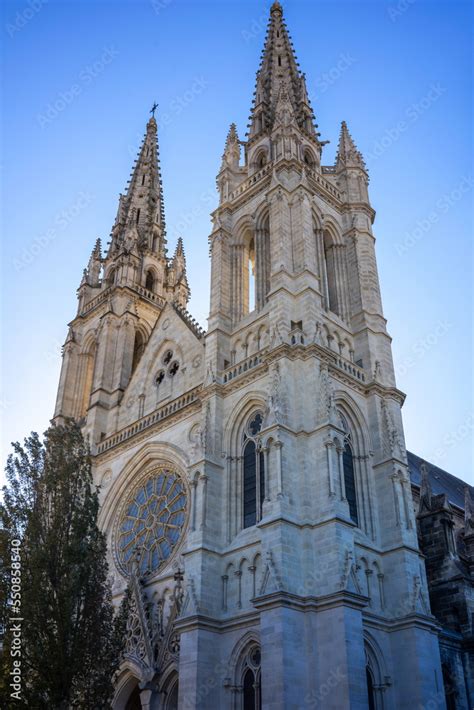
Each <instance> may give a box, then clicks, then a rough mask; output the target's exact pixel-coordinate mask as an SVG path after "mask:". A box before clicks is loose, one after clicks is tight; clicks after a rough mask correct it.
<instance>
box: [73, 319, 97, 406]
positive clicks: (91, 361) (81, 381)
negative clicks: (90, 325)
mask: <svg viewBox="0 0 474 710" xmlns="http://www.w3.org/2000/svg"><path fill="white" fill-rule="evenodd" d="M96 358H97V332H96V330H89V331H87V333H86V334H85V336H84V338H83V340H82V346H81V349H80V352H79V368H78V372H79V374H78V379H77V382H76V387H77V390H76V396H75V397H74V400H75V402H76V406H75V409H76V410H77V411H75V412H74V414H75V416H77V417H79V418H81V417H85V416H86V414H87V410H88V409H89V403H90V397H91V394H92V391H93V389H94V377H95V366H96Z"/></svg>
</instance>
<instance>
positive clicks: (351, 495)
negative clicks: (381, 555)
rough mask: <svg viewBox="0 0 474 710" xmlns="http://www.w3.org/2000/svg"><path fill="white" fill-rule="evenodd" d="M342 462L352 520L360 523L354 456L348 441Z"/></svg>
mask: <svg viewBox="0 0 474 710" xmlns="http://www.w3.org/2000/svg"><path fill="white" fill-rule="evenodd" d="M342 464H343V469H344V484H345V488H346V498H347V502H348V503H349V513H350V516H351V520H353V521H354V522H355V524H356V525H358V524H359V516H358V514H357V493H356V483H355V474H354V456H353V454H352V449H351V445H350V444H349V442H346V445H345V447H344V451H343V454H342Z"/></svg>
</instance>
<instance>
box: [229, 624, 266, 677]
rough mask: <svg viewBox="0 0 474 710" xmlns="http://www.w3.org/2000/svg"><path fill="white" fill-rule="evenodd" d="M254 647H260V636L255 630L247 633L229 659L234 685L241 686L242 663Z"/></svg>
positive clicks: (238, 642) (236, 645)
mask: <svg viewBox="0 0 474 710" xmlns="http://www.w3.org/2000/svg"><path fill="white" fill-rule="evenodd" d="M253 645H256V646H260V635H259V633H258V632H257V631H254V630H253V629H252V630H251V631H247V632H246V633H245V634H244V635H243V636H242V638H240V639H239V640H238V641H237V643H236V644H235V646H234V648H233V650H232V653H231V655H230V658H229V663H228V667H229V669H230V672H231V674H232V678H233V680H234V685H239V684H240V674H241V672H242V661H243V659H244V658H245V654H246V652H247V651H248V650H249V648H251V647H252V646H253Z"/></svg>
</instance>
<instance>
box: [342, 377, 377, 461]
mask: <svg viewBox="0 0 474 710" xmlns="http://www.w3.org/2000/svg"><path fill="white" fill-rule="evenodd" d="M334 399H335V404H336V407H337V409H339V410H340V411H341V413H342V414H343V415H344V417H345V418H346V419H347V421H348V424H349V426H350V427H351V431H352V432H354V434H355V435H356V437H357V439H356V441H357V449H358V452H366V453H368V452H369V451H371V450H372V441H371V437H370V433H369V427H368V426H367V421H366V418H365V415H364V414H363V412H362V410H361V408H360V407H359V405H358V404H357V402H356V401H355V400H354V399H353V398H352V397H351V396H350V395H349V394H348V393H347V392H346V391H345V390H342V389H339V390H336V391H335V393H334Z"/></svg>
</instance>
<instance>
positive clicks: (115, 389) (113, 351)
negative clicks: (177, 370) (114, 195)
mask: <svg viewBox="0 0 474 710" xmlns="http://www.w3.org/2000/svg"><path fill="white" fill-rule="evenodd" d="M189 293H190V292H189V286H188V281H187V277H186V259H185V256H184V248H183V243H182V241H181V239H180V240H179V241H178V245H177V248H176V252H175V254H174V256H173V258H172V259H171V260H170V259H168V257H167V252H166V228H165V217H164V207H163V192H162V181H161V173H160V164H159V157H158V141H157V124H156V120H155V118H154V116H153V117H152V118H151V119H150V120H149V121H148V124H147V127H146V134H145V137H144V139H143V143H142V146H141V148H140V151H139V153H138V156H137V159H136V161H135V163H134V166H133V170H132V173H131V176H130V180H129V183H128V187H127V191H126V193H125V194H124V195H120V198H119V207H118V211H117V217H116V219H115V224H114V226H113V227H112V232H111V236H110V242H109V244H108V250H107V253H106V255H105V256H104V257H102V253H101V241H100V239H98V240H97V242H96V244H95V247H94V249H93V251H92V254H91V256H90V259H89V263H88V265H87V268H86V269H84V273H83V277H82V281H81V283H80V286H79V289H78V311H77V315H76V317H75V318H74V320H73V321H72V322H71V323H70V325H69V333H68V336H67V339H66V342H65V345H64V358H63V366H62V370H61V378H60V384H59V391H58V397H57V403H56V411H55V419H58V418H60V417H75V418H76V419H79V420H82V421H83V423H84V425H85V430H86V431H87V433H88V434H90V436H91V441H92V442H94V443H97V442H98V441H100V440H101V438H103V437H104V436H105V434H106V433H110V432H111V431H114V430H115V426H116V423H115V421H114V418H113V417H114V415H113V414H111V412H112V410H113V409H114V408H115V407H116V406H117V405H118V404H119V403H120V401H121V399H122V396H123V393H124V391H125V389H126V387H127V384H128V383H129V381H130V377H131V375H132V373H133V372H134V370H135V368H136V366H137V364H138V362H139V360H140V358H141V356H142V354H143V351H144V347H145V344H146V342H147V341H148V338H149V335H150V333H151V331H152V329H153V327H154V325H155V323H156V320H157V318H158V317H159V315H160V313H161V311H162V310H163V308H164V306H165V304H166V303H167V302H169V301H172V302H175V303H176V304H178V306H180V307H182V308H184V307H185V306H186V304H187V302H188V300H189Z"/></svg>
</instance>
